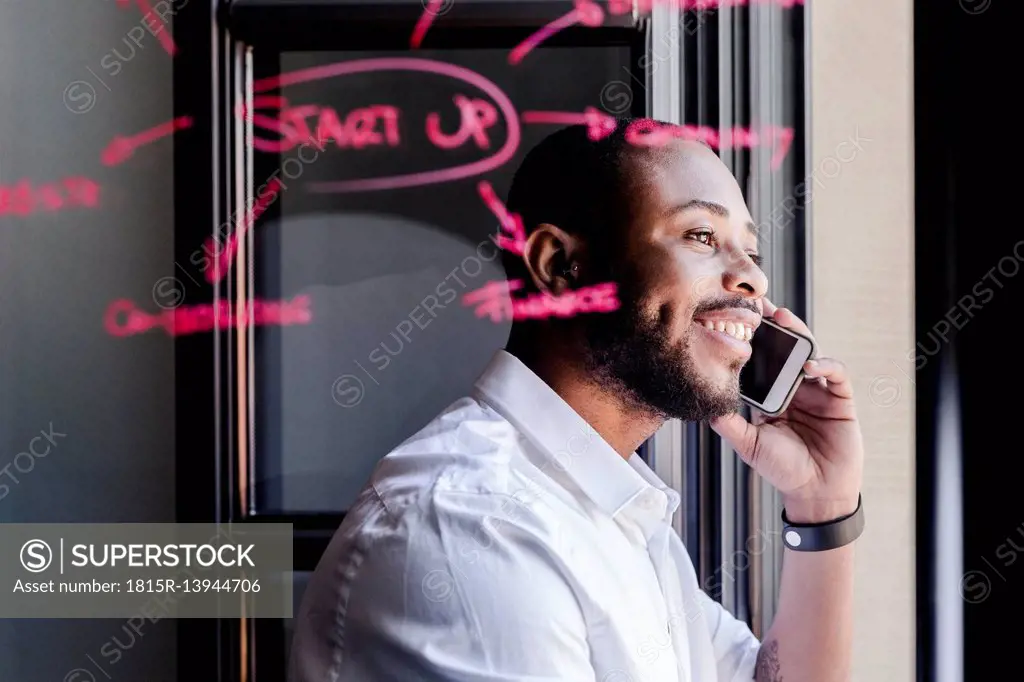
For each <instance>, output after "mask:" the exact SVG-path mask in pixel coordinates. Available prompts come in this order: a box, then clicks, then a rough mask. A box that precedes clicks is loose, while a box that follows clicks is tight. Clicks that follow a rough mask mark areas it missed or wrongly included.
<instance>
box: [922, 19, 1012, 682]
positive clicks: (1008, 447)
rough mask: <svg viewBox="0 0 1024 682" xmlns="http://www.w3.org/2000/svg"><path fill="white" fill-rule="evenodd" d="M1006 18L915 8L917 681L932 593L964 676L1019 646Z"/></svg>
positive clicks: (930, 663)
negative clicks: (958, 517)
mask: <svg viewBox="0 0 1024 682" xmlns="http://www.w3.org/2000/svg"><path fill="white" fill-rule="evenodd" d="M1007 12H1008V5H1006V4H1004V3H994V2H989V0H984V1H982V0H978V1H976V2H975V1H972V2H956V1H955V0H950V1H949V2H940V3H932V2H918V3H916V4H915V79H916V98H915V108H916V113H915V135H916V150H917V152H916V153H917V159H916V164H917V202H916V204H917V206H916V213H917V215H916V222H917V232H916V235H917V237H916V245H915V246H916V248H915V251H916V257H917V262H916V277H917V296H916V308H917V312H916V316H917V342H918V344H917V349H916V353H915V355H916V356H917V358H918V359H917V361H916V365H917V367H918V372H917V376H916V390H917V395H918V418H917V440H918V481H919V485H918V537H917V545H918V548H919V552H920V553H919V555H918V577H919V598H918V616H919V617H918V631H919V639H920V642H921V650H920V656H919V670H918V679H919V680H933V679H938V677H937V676H938V675H939V674H940V668H939V664H937V663H936V661H937V660H941V656H942V654H943V649H944V647H948V646H949V643H948V642H942V641H936V639H935V637H934V632H935V627H936V617H937V615H938V613H939V609H937V608H936V607H937V604H936V599H935V597H934V594H935V593H936V592H938V593H940V594H942V595H944V598H947V599H956V598H957V596H958V592H959V596H961V597H962V599H963V602H962V605H963V623H964V629H965V638H964V646H965V651H964V656H965V660H964V665H965V669H966V676H965V679H967V680H981V679H989V678H990V677H991V674H992V673H993V672H995V671H999V672H1000V673H1001V672H1003V671H1009V670H1010V669H1012V666H1013V665H1014V664H1013V663H1012V653H1010V652H1012V651H1014V650H1015V648H1016V647H1018V646H1019V641H1018V640H1019V637H1018V635H1019V633H1020V626H1019V619H1020V607H1021V605H1022V604H1024V600H1022V598H1021V595H1022V590H1021V588H1022V587H1024V561H1022V559H1024V557H1022V556H1021V554H1022V552H1021V551H1019V550H1017V549H1015V548H1014V547H1013V545H1011V544H1009V543H1010V542H1016V547H1020V548H1024V530H1022V529H1021V527H1022V525H1024V496H1022V495H1021V494H1020V482H1021V464H1020V457H1019V455H1018V452H1019V450H1020V447H1019V443H1020V437H1019V434H1018V433H1017V431H1018V426H1017V425H1018V424H1019V423H1020V409H1021V405H1022V401H1021V400H1020V398H1019V396H1017V392H1018V388H1019V387H1020V386H1021V383H1022V380H1024V372H1022V365H1021V361H1020V357H1019V356H1020V350H1019V344H1017V343H1016V341H1014V340H1009V341H1008V340H1007V333H1009V335H1010V336H1011V337H1013V336H1015V332H1012V331H1011V332H1007V330H1009V329H1014V330H1015V329H1016V328H1017V326H1016V320H1019V318H1020V304H1021V291H1022V290H1021V286H1020V285H1021V281H1024V272H1022V271H1021V270H1022V269H1024V259H1022V257H1024V243H1022V242H1021V240H1022V239H1024V231H1022V230H1021V229H1020V219H1019V217H1018V215H1019V213H1020V207H1019V205H1018V204H1017V202H1015V201H1014V200H1013V197H1016V196H1018V195H1019V191H1020V190H1019V187H1018V184H1019V179H1018V176H1019V173H1018V172H1017V169H1018V164H1019V159H1020V155H1021V151H1022V150H1021V144H1020V134H1019V132H1018V128H1019V126H1018V125H1017V118H1018V115H1019V112H1018V111H1017V108H1018V107H1019V104H1018V102H1017V100H1018V99H1019V98H1017V96H1016V92H1015V90H1016V88H1015V87H1014V86H1012V85H1011V84H1010V81H1009V80H1004V78H1009V71H1008V70H1007V69H1010V70H1012V67H1011V66H1010V65H1011V64H1014V63H1016V62H1018V61H1019V58H1018V57H1017V55H1016V54H1015V46H1014V43H1013V41H1012V40H1011V41H1007V40H1003V39H1001V38H1000V33H999V32H998V30H997V29H998V28H999V27H1000V26H1001V25H1002V26H1006V25H1007V22H1008V21H1009V15H1008V14H1007ZM1015 246H1016V253H1017V254H1019V255H1017V256H1015V255H1014V248H1015ZM1000 268H1001V270H1000ZM964 296H973V297H974V298H973V301H971V300H970V299H967V300H966V301H965V300H964V298H963V297H964ZM972 303H974V304H975V305H976V307H974V308H970V309H968V308H969V306H970V305H971V304H972ZM947 358H952V359H955V364H956V370H957V377H958V380H957V385H958V387H959V389H960V396H959V404H960V409H961V423H960V428H961V440H962V448H961V452H962V468H961V470H962V476H963V479H962V491H963V504H964V516H963V528H962V537H963V541H964V543H963V572H964V574H965V576H966V577H965V580H963V581H962V582H961V584H960V585H954V584H942V585H936V584H934V581H935V578H936V568H937V565H936V562H937V561H938V560H939V559H938V558H937V557H936V556H935V555H934V552H935V546H936V543H935V540H934V535H935V533H936V532H938V533H939V534H944V533H949V532H953V531H954V530H955V529H948V528H938V529H936V528H935V523H936V516H935V512H934V508H935V506H936V505H941V504H947V503H950V499H948V498H942V497H936V491H935V480H936V475H937V466H936V452H937V450H938V449H939V448H940V447H941V446H942V445H943V444H944V440H943V438H942V437H940V436H937V435H936V419H935V416H936V409H937V403H936V396H937V395H938V389H939V374H940V368H941V367H942V365H943V362H944V361H945V360H946V359H947Z"/></svg>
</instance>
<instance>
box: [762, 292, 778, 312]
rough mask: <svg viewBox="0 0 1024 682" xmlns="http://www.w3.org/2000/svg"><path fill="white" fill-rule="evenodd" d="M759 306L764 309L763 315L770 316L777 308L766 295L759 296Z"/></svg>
mask: <svg viewBox="0 0 1024 682" xmlns="http://www.w3.org/2000/svg"><path fill="white" fill-rule="evenodd" d="M761 307H762V308H763V309H764V316H765V317H771V316H772V315H774V314H775V311H776V310H778V308H777V307H776V306H775V304H774V303H772V302H771V301H770V300H769V299H768V297H767V296H762V297H761Z"/></svg>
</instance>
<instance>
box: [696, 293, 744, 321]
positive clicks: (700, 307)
mask: <svg viewBox="0 0 1024 682" xmlns="http://www.w3.org/2000/svg"><path fill="white" fill-rule="evenodd" d="M734 308H742V309H744V310H749V311H750V312H752V313H756V314H757V315H759V316H760V315H761V311H760V310H758V309H757V305H756V304H755V303H754V302H753V301H751V300H749V299H746V298H743V297H742V296H735V297H728V296H726V297H722V298H715V299H711V300H707V301H702V302H700V303H698V304H697V307H696V308H694V310H693V314H692V315H691V317H696V316H697V315H704V314H706V313H713V312H715V311H716V310H729V309H734Z"/></svg>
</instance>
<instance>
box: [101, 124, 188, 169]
mask: <svg viewBox="0 0 1024 682" xmlns="http://www.w3.org/2000/svg"><path fill="white" fill-rule="evenodd" d="M191 127H192V117H191V116H179V117H178V118H176V119H174V120H173V121H168V122H167V123H161V124H160V125H158V126H153V127H152V128H150V129H149V130H144V131H143V132H141V133H138V134H137V135H131V136H127V137H125V136H121V135H118V136H116V137H115V138H114V139H113V140H111V141H110V144H108V145H107V146H106V148H105V149H104V150H103V151H102V152H101V153H100V161H101V162H102V163H103V165H104V166H116V165H117V164H119V163H124V162H125V161H126V160H127V159H128V158H130V157H131V155H132V154H134V153H135V150H136V149H138V148H139V147H141V146H143V145H146V144H149V143H150V142H155V141H156V140H159V139H160V138H162V137H166V136H168V135H172V134H173V133H174V132H175V131H177V130H185V129H186V128H191Z"/></svg>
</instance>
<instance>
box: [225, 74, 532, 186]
mask: <svg viewBox="0 0 1024 682" xmlns="http://www.w3.org/2000/svg"><path fill="white" fill-rule="evenodd" d="M393 71H406V72H418V73H428V74H435V75H438V76H443V77H446V78H449V79H452V80H454V81H457V82H459V83H462V84H464V85H468V86H470V87H471V88H472V90H470V89H468V88H466V89H462V88H460V90H462V92H459V93H457V94H455V96H454V97H453V98H452V104H453V105H454V106H453V110H450V111H447V112H436V111H435V112H426V113H425V114H424V117H423V119H422V120H423V123H422V130H423V131H424V135H425V136H426V137H427V139H428V140H429V141H430V142H431V144H433V145H434V146H435V147H437V148H438V149H444V150H451V149H456V148H460V147H463V146H466V145H472V146H473V147H475V148H477V149H480V150H481V151H486V152H489V155H488V156H485V157H484V158H482V159H480V160H478V161H474V162H472V163H467V164H464V165H461V166H456V167H453V168H443V169H440V170H429V171H423V172H418V173H407V174H404V175H393V176H386V177H378V178H360V179H355V180H343V181H338V182H334V181H331V182H314V183H310V185H309V189H310V190H311V191H313V192H354V191H374V190H383V189H394V188H398V187H416V186H419V185H429V184H435V183H441V182H450V181H453V180H460V179H463V178H468V177H474V176H477V175H482V174H483V173H487V172H489V171H491V170H494V169H495V168H499V167H501V166H502V165H504V164H505V163H507V162H508V161H509V160H510V159H511V158H512V157H513V156H515V153H516V151H517V150H518V149H519V144H520V142H521V133H520V129H519V114H518V112H517V111H516V108H515V106H514V105H513V104H512V100H511V99H509V97H508V95H506V94H505V93H504V92H503V91H502V89H501V88H500V87H498V86H497V85H496V84H495V83H493V82H492V81H490V80H489V79H487V78H485V77H484V76H482V75H480V74H478V73H476V72H475V71H471V70H470V69H467V68H465V67H462V66H457V65H455V64H448V63H446V62H440V61H436V60H432V59H416V58H406V57H386V58H374V59H356V60H351V61H343V62H338V63H335V64H326V65H323V66H315V67H311V68H307V69H300V70H298V71H292V72H289V73H283V74H281V75H278V76H270V77H268V78H263V79H260V80H257V81H255V82H254V83H253V92H254V93H257V94H256V95H255V96H254V97H253V102H252V107H253V111H247V110H246V109H244V108H241V109H239V110H237V112H236V113H237V114H238V115H239V116H241V117H243V118H245V119H247V120H251V121H252V123H253V127H254V128H259V129H260V130H261V131H269V132H272V133H274V134H276V135H277V136H278V137H277V138H268V137H258V138H255V139H254V140H253V146H254V147H255V148H256V149H259V150H261V151H266V152H270V153H281V152H284V151H288V150H290V149H292V148H293V147H295V146H296V145H298V144H301V143H303V142H305V141H306V140H308V139H310V138H311V137H315V138H317V139H320V140H325V141H327V142H334V143H336V144H337V145H338V146H339V147H344V148H349V149H362V148H365V147H368V146H373V145H376V146H385V147H397V146H399V145H400V144H402V142H403V141H404V140H405V138H406V135H405V134H404V130H403V121H404V120H406V119H408V118H410V117H409V115H408V114H407V113H403V112H402V111H400V110H399V109H398V108H397V107H394V106H391V105H388V104H383V103H367V105H366V106H363V107H360V108H358V109H354V110H351V111H346V112H339V111H337V110H336V109H334V108H332V107H329V106H325V105H322V104H302V105H295V106H293V105H291V104H289V102H288V100H287V99H285V98H284V97H281V96H279V95H275V94H271V93H269V92H268V91H270V90H275V89H278V88H281V87H286V86H290V85H295V84H297V83H306V82H310V81H318V80H323V79H326V78H335V77H342V76H348V75H353V74H359V73H378V72H379V73H383V72H393ZM474 91H478V92H479V94H477V93H476V92H474ZM481 95H482V96H481ZM257 110H258V112H257ZM268 110H269V111H268ZM260 112H262V113H260ZM273 112H276V114H277V115H276V116H272V115H268V113H273ZM453 112H454V113H455V114H456V115H457V118H455V117H453V116H452V113H453ZM313 120H315V123H313V122H312V121H313ZM453 120H454V121H455V122H454V123H453ZM502 121H503V122H504V124H505V130H506V131H507V132H506V134H505V140H504V143H503V144H501V145H500V146H499V145H498V141H497V140H495V139H493V138H494V131H493V130H492V128H494V127H495V126H496V125H498V123H500V122H502ZM405 129H406V130H408V127H406V128H405ZM400 160H401V159H400V157H399V156H396V162H397V161H400Z"/></svg>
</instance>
